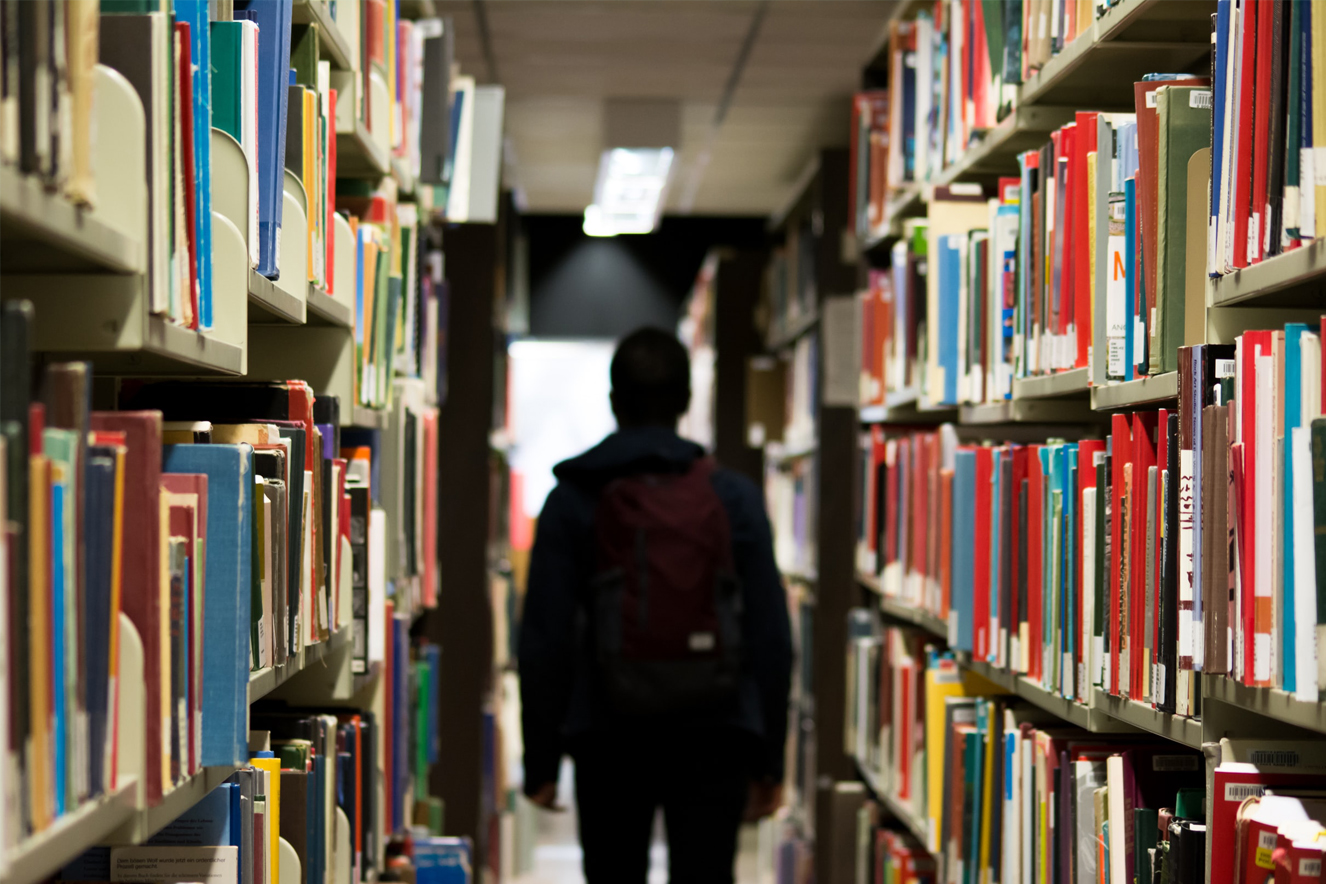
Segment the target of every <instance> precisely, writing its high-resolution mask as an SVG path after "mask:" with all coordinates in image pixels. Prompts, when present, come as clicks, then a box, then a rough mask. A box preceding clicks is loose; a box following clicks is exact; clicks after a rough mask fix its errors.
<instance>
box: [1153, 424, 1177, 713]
mask: <svg viewBox="0 0 1326 884" xmlns="http://www.w3.org/2000/svg"><path fill="white" fill-rule="evenodd" d="M1165 433H1166V434H1167V436H1168V442H1167V443H1166V446H1165V450H1166V452H1167V457H1166V461H1167V462H1166V463H1165V464H1164V470H1165V471H1164V473H1163V474H1162V476H1161V499H1162V510H1161V512H1162V514H1163V518H1164V521H1165V526H1164V531H1163V533H1162V535H1161V541H1160V605H1159V607H1160V623H1159V624H1158V625H1159V629H1160V638H1159V644H1160V670H1161V673H1162V682H1163V684H1162V685H1161V687H1162V688H1163V690H1160V691H1157V693H1158V694H1159V695H1160V696H1159V697H1157V703H1156V708H1158V709H1159V710H1160V711H1162V712H1170V713H1172V712H1174V710H1175V708H1176V703H1177V699H1178V695H1177V681H1178V666H1179V660H1178V656H1177V654H1178V646H1179V559H1178V553H1179V497H1178V487H1179V485H1178V478H1179V416H1178V415H1177V414H1175V413H1172V412H1171V413H1170V415H1169V425H1168V426H1167V427H1166V428H1165Z"/></svg>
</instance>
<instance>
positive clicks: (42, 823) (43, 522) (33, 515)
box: [26, 454, 53, 831]
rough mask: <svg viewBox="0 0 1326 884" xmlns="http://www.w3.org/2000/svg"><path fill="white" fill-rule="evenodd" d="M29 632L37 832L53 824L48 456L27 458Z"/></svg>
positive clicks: (31, 793)
mask: <svg viewBox="0 0 1326 884" xmlns="http://www.w3.org/2000/svg"><path fill="white" fill-rule="evenodd" d="M28 487H29V488H30V489H31V492H30V493H29V495H28V525H29V526H30V529H29V534H28V542H29V547H28V593H29V595H28V624H29V626H28V628H29V633H28V635H29V638H30V644H29V647H30V649H31V651H30V653H31V659H30V660H29V661H28V679H29V683H30V684H31V688H32V689H31V690H30V691H29V693H28V697H29V706H28V712H29V717H30V721H31V727H32V735H31V737H30V738H29V742H28V745H27V747H26V748H27V756H28V757H27V770H28V778H29V790H28V797H29V804H30V812H31V815H32V828H33V829H34V830H36V831H41V830H42V829H44V828H46V827H47V826H49V825H50V824H51V813H52V811H51V790H52V788H53V785H52V778H51V771H50V769H49V768H50V758H51V754H50V751H51V746H50V741H51V720H50V714H51V708H50V696H51V648H50V640H49V637H50V634H51V624H50V621H49V619H48V617H47V612H48V610H49V605H50V586H49V584H50V568H49V565H50V552H49V550H48V549H47V545H48V541H49V535H50V527H49V526H50V515H49V513H47V511H46V510H47V508H46V502H47V499H48V495H49V493H50V464H49V463H48V462H47V460H46V456H45V455H42V454H34V455H31V456H30V457H29V458H28Z"/></svg>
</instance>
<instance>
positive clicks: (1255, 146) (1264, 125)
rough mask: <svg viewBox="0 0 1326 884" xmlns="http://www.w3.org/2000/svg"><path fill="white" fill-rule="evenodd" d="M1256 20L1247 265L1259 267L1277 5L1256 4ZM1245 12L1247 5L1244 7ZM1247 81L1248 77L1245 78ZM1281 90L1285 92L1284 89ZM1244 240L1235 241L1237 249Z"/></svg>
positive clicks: (1250, 71) (1246, 71)
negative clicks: (1274, 16) (1274, 15)
mask: <svg viewBox="0 0 1326 884" xmlns="http://www.w3.org/2000/svg"><path fill="white" fill-rule="evenodd" d="M1251 6H1252V8H1253V9H1255V10H1256V17H1257V70H1256V74H1255V79H1256V85H1255V86H1254V89H1255V91H1254V92H1253V100H1252V101H1253V104H1252V109H1253V115H1254V123H1253V131H1252V201H1251V205H1250V206H1249V207H1248V239H1247V250H1248V263H1249V264H1259V263H1261V260H1262V230H1263V225H1269V224H1270V220H1271V219H1270V218H1267V217H1265V216H1264V215H1263V211H1264V210H1265V209H1266V171H1267V167H1268V166H1269V157H1267V155H1266V154H1267V151H1268V150H1269V145H1270V141H1271V90H1272V89H1273V88H1277V87H1274V86H1273V85H1272V83H1271V48H1272V45H1273V44H1272V40H1271V35H1272V33H1273V30H1272V27H1271V16H1272V15H1273V14H1274V11H1275V4H1274V3H1253V4H1251ZM1243 8H1244V9H1245V10H1246V9H1247V6H1244V7H1243ZM1244 73H1245V75H1246V74H1248V73H1252V69H1251V68H1245V69H1244ZM1245 79H1247V77H1246V76H1245ZM1278 88H1281V89H1283V88H1284V86H1280V87H1278ZM1242 244H1243V243H1242V241H1237V240H1236V241H1235V243H1234V248H1235V249H1238V248H1239V246H1240V245H1242Z"/></svg>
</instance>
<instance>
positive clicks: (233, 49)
mask: <svg viewBox="0 0 1326 884" xmlns="http://www.w3.org/2000/svg"><path fill="white" fill-rule="evenodd" d="M243 31H244V25H243V23H242V22H237V21H218V22H212V125H213V126H215V127H216V128H218V129H220V130H221V131H222V132H225V133H226V134H228V135H230V136H231V137H232V138H234V139H235V140H236V141H238V142H239V143H240V144H243V143H244V142H243V128H242V125H243V124H242V123H241V122H240V93H241V92H242V91H243V85H242V84H243V82H244V81H243V78H242V77H241V75H240V70H241V67H242V66H241V63H240V59H241V58H242V57H243V49H242V43H241V40H240V36H241V34H242V33H243Z"/></svg>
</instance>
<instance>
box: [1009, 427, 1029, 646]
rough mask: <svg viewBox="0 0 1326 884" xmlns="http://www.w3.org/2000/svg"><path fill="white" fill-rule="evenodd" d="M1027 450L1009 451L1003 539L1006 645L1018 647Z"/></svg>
mask: <svg viewBox="0 0 1326 884" xmlns="http://www.w3.org/2000/svg"><path fill="white" fill-rule="evenodd" d="M1027 450H1028V449H1027V446H1025V445H1015V446H1013V449H1012V452H1011V457H1012V458H1013V469H1012V471H1011V472H1012V479H1013V487H1012V488H1009V489H1007V490H1008V493H1009V494H1011V495H1012V502H1013V505H1012V506H1011V507H1010V508H1009V511H1010V513H1011V514H1012V517H1011V518H1010V519H1009V525H1008V541H1007V549H1008V554H1009V557H1010V558H1009V563H1008V574H1009V584H1010V589H1011V592H1010V596H1011V601H1012V604H1011V605H1010V606H1009V608H1010V611H1009V620H1010V623H1009V624H1008V628H1009V633H1010V637H1011V638H1012V639H1013V641H1012V642H1011V643H1010V647H1021V643H1022V642H1023V640H1024V638H1025V637H1024V636H1023V634H1022V628H1023V626H1024V625H1025V620H1024V619H1023V618H1022V616H1021V612H1022V611H1023V610H1024V605H1025V604H1026V600H1025V599H1024V598H1023V596H1022V581H1021V578H1020V575H1021V574H1022V573H1023V569H1025V568H1026V564H1027V563H1026V560H1027V552H1026V549H1025V546H1026V543H1027V539H1026V537H1024V536H1023V531H1022V517H1023V509H1022V508H1023V506H1025V501H1024V500H1023V498H1022V483H1023V482H1024V481H1025V480H1026V478H1027ZM1008 668H1009V669H1011V670H1013V671H1014V672H1020V671H1021V669H1022V661H1021V655H1018V656H1013V655H1011V654H1010V659H1009V663H1008Z"/></svg>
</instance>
